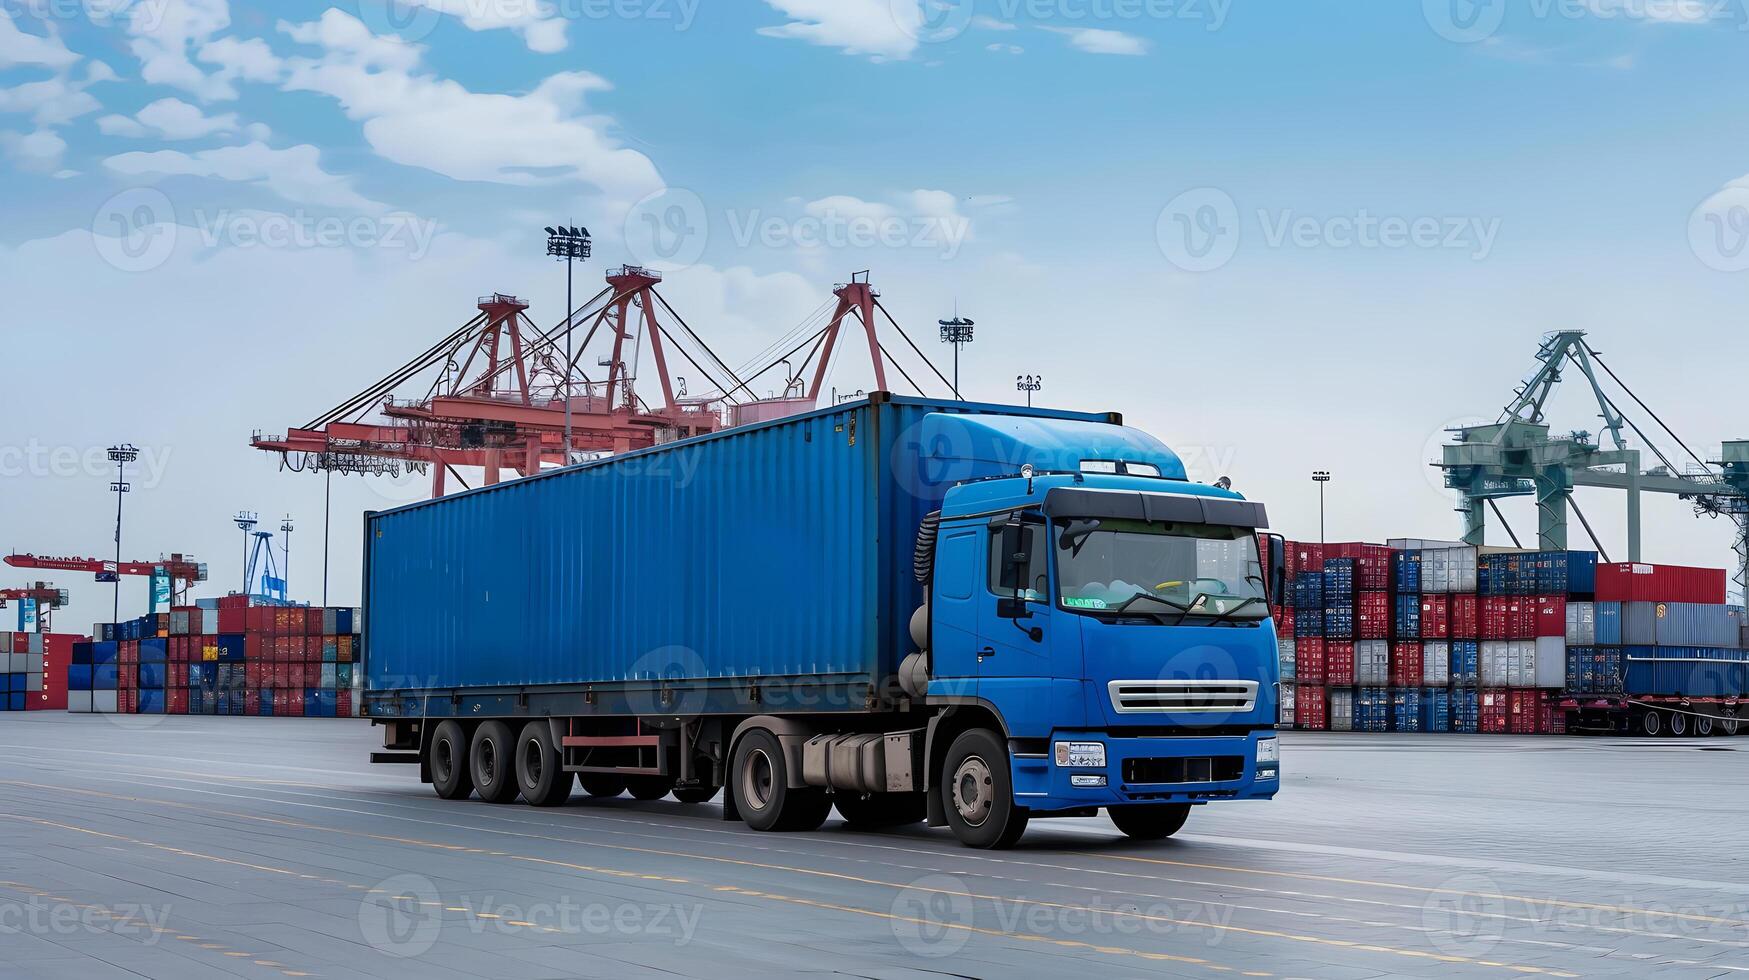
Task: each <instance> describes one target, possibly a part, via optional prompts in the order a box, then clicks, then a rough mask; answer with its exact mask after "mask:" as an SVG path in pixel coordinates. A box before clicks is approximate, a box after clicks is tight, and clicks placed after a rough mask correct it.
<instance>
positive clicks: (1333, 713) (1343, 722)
mask: <svg viewBox="0 0 1749 980" xmlns="http://www.w3.org/2000/svg"><path fill="white" fill-rule="evenodd" d="M1330 730H1331V731H1333V732H1352V731H1354V692H1353V691H1349V690H1335V691H1331V692H1330Z"/></svg>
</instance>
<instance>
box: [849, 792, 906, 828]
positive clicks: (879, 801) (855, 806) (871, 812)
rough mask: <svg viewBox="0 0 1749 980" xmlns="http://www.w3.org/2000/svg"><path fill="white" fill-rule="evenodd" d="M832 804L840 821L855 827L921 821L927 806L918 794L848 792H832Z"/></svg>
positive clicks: (888, 825)
mask: <svg viewBox="0 0 1749 980" xmlns="http://www.w3.org/2000/svg"><path fill="white" fill-rule="evenodd" d="M832 805H833V806H834V807H836V808H837V809H838V815H839V816H841V817H843V818H844V822H845V823H846V824H848V825H850V827H851V828H853V829H856V830H864V829H868V830H874V829H879V828H881V827H903V826H906V825H907V824H914V823H917V822H919V821H921V820H922V819H923V818H924V817H925V816H926V815H927V811H928V809H929V800H928V797H927V796H925V795H924V794H922V793H869V794H867V795H864V794H860V793H851V792H846V791H840V792H838V793H834V794H833V795H832Z"/></svg>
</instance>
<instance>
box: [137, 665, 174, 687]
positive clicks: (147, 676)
mask: <svg viewBox="0 0 1749 980" xmlns="http://www.w3.org/2000/svg"><path fill="white" fill-rule="evenodd" d="M169 673H170V671H169V669H168V667H167V665H165V664H141V665H140V688H141V689H142V690H144V689H146V688H150V689H152V690H155V691H162V690H163V689H164V681H165V679H166V678H167V677H168V675H169Z"/></svg>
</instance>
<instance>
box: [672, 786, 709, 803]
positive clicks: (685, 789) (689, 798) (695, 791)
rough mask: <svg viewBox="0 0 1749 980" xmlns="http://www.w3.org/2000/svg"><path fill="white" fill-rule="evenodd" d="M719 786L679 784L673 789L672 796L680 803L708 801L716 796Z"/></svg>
mask: <svg viewBox="0 0 1749 980" xmlns="http://www.w3.org/2000/svg"><path fill="white" fill-rule="evenodd" d="M719 789H720V787H716V786H681V787H679V788H677V789H675V791H674V798H675V799H677V800H679V801H680V802H682V803H709V802H710V801H712V800H714V799H716V798H717V793H718V791H719Z"/></svg>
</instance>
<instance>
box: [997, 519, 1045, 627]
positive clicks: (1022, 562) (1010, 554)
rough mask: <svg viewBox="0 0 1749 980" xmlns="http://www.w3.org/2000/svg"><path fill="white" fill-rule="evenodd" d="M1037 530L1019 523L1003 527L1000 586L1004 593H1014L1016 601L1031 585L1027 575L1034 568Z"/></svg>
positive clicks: (1012, 522)
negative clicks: (1033, 560)
mask: <svg viewBox="0 0 1749 980" xmlns="http://www.w3.org/2000/svg"><path fill="white" fill-rule="evenodd" d="M1036 530H1037V529H1036V528H1034V527H1033V526H1032V525H1030V524H1022V523H1021V522H1019V521H1010V522H1008V523H1007V524H1004V525H1002V537H1001V545H1002V575H1001V578H1000V580H999V584H1000V585H1001V586H1002V590H1003V591H1004V592H1009V593H1012V594H1013V596H1014V598H1016V599H1019V598H1020V593H1021V590H1023V589H1025V588H1027V587H1028V586H1029V585H1030V584H1031V583H1029V582H1027V581H1026V573H1027V570H1028V569H1030V568H1031V567H1032V549H1033V543H1034V541H1033V539H1034V532H1035V531H1036ZM1010 618H1012V617H1010Z"/></svg>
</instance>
